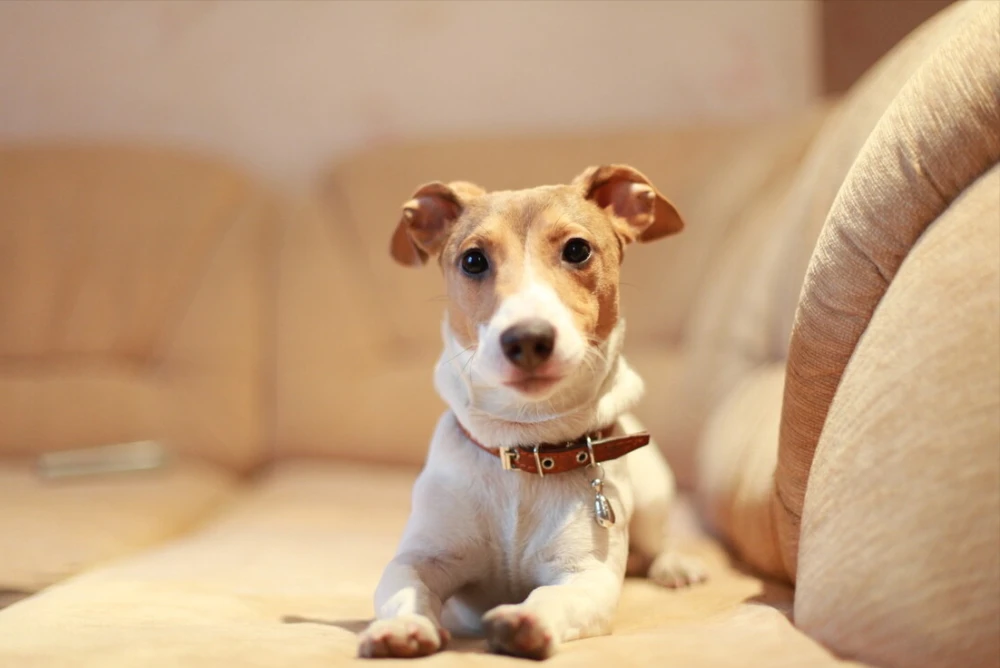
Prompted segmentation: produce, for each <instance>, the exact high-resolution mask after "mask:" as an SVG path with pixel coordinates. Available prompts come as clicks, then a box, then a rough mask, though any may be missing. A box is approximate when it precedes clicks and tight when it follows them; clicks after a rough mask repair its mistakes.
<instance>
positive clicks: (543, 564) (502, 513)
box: [474, 465, 632, 595]
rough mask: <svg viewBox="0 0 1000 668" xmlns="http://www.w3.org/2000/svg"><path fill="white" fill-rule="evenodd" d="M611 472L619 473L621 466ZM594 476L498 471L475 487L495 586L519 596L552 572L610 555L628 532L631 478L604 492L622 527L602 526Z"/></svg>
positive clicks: (544, 580) (572, 567) (490, 570)
mask: <svg viewBox="0 0 1000 668" xmlns="http://www.w3.org/2000/svg"><path fill="white" fill-rule="evenodd" d="M611 468H612V469H613V470H615V472H616V473H617V469H618V468H620V467H618V466H614V465H613V466H612V467H611ZM592 477H593V475H592V474H590V475H588V472H587V471H584V470H578V471H570V472H567V473H561V474H558V475H552V476H547V477H545V478H541V477H538V476H533V475H529V474H526V473H522V472H519V471H504V470H502V469H500V468H499V467H497V470H493V471H488V472H487V473H486V475H485V476H484V479H483V480H482V483H483V484H481V485H476V486H475V488H474V489H475V490H476V491H475V493H476V496H477V500H476V505H477V506H478V507H479V509H480V513H479V516H480V518H481V520H480V521H481V525H480V531H481V532H482V536H483V539H484V540H485V541H486V543H487V545H488V550H487V551H488V554H489V555H490V556H489V560H490V561H491V562H492V563H491V568H490V569H489V571H488V576H487V579H490V580H493V582H492V583H490V584H492V586H494V587H501V588H503V589H507V590H509V591H510V593H511V594H514V595H516V594H517V593H518V592H520V591H523V590H527V591H530V590H531V589H533V588H534V587H537V586H539V585H540V584H545V583H546V580H547V579H548V578H549V577H550V575H551V574H554V573H563V572H567V571H572V570H574V569H575V568H576V567H578V566H580V565H582V564H583V563H585V562H587V561H588V560H592V559H595V558H598V559H599V558H602V557H606V554H607V550H608V546H609V542H611V539H612V538H613V537H614V538H616V539H617V538H620V536H621V535H622V534H625V533H626V532H627V529H626V527H627V524H628V520H629V517H630V515H631V506H632V494H631V490H630V489H628V484H627V479H625V480H622V479H621V478H620V477H618V476H615V477H618V483H617V484H615V483H612V482H610V480H609V483H608V487H607V488H606V490H605V491H606V492H607V493H609V494H610V497H611V501H612V504H613V505H614V508H615V511H616V513H618V514H619V517H618V524H617V525H616V526H615V527H612V528H611V529H610V530H609V529H606V528H604V527H601V526H599V525H598V524H597V522H596V521H595V519H594V491H593V488H592V487H591V484H590V480H591V478H592ZM615 542H617V541H615Z"/></svg>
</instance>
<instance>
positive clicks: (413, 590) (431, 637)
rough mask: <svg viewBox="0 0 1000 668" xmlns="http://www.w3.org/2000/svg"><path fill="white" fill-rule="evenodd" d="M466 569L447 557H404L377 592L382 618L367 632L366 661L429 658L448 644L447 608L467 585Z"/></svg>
mask: <svg viewBox="0 0 1000 668" xmlns="http://www.w3.org/2000/svg"><path fill="white" fill-rule="evenodd" d="M461 572H462V569H461V568H460V567H459V564H457V563H453V560H450V559H448V558H446V557H441V556H429V555H417V554H413V553H403V554H398V555H397V556H396V557H395V558H394V559H393V560H392V561H391V562H390V563H389V565H388V566H387V567H386V569H385V572H384V573H383V575H382V579H381V581H380V582H379V584H378V587H377V588H376V590H375V611H376V616H377V619H376V620H375V621H374V622H372V624H371V625H370V626H369V627H368V628H367V629H366V630H365V631H363V632H362V633H361V637H360V644H359V646H358V656H360V657H363V658H384V657H401V658H409V657H417V656H427V655H428V654H433V653H434V652H437V651H438V650H440V649H441V648H442V647H443V646H444V645H445V644H447V642H448V632H447V631H446V630H445V629H444V628H442V626H441V605H442V602H443V601H444V600H445V599H447V598H448V597H449V596H451V594H452V593H453V592H454V591H455V590H456V589H457V588H458V586H459V585H460V584H461V583H460V580H461V577H462V576H461Z"/></svg>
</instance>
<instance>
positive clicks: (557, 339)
mask: <svg viewBox="0 0 1000 668" xmlns="http://www.w3.org/2000/svg"><path fill="white" fill-rule="evenodd" d="M683 226H684V224H683V222H682V221H681V218H680V216H679V215H678V213H677V211H676V210H675V209H674V207H673V205H671V204H670V202H668V201H667V200H666V199H665V198H664V197H663V196H662V195H660V193H659V192H657V190H656V188H654V187H653V185H652V184H651V183H650V182H649V180H648V179H647V178H646V177H645V176H643V175H642V174H641V173H639V172H638V171H637V170H635V169H633V168H631V167H628V166H624V165H605V166H601V167H592V168H590V169H587V170H586V171H584V172H583V173H582V174H580V175H579V176H578V177H576V178H575V179H574V180H573V182H572V183H570V184H569V185H559V186H543V187H539V188H532V189H528V190H517V191H505V192H492V193H488V192H486V191H485V190H483V189H482V188H480V187H478V186H476V185H473V184H471V183H466V182H454V183H450V184H444V183H430V184H427V185H425V186H422V187H421V188H419V189H418V190H417V191H416V193H414V195H413V197H412V198H411V199H410V200H409V201H408V202H406V203H405V204H404V205H403V212H402V217H401V218H400V221H399V225H398V227H397V228H396V232H395V234H394V235H393V237H392V244H391V252H392V256H393V258H395V260H396V261H397V262H399V263H401V264H404V265H409V266H420V265H423V264H425V263H426V262H427V259H428V258H429V257H432V256H435V255H436V256H438V259H439V263H440V265H441V269H442V271H443V273H444V277H445V281H446V283H447V294H448V299H449V303H448V320H447V327H449V328H450V334H451V336H453V337H454V339H455V341H456V342H457V344H458V345H459V346H461V348H464V349H466V350H468V351H471V360H470V361H469V366H468V368H467V370H468V371H469V372H470V375H471V376H472V377H474V378H475V381H476V383H477V384H478V385H480V386H483V385H485V386H487V387H491V388H494V389H503V390H505V391H508V392H510V393H513V396H512V399H514V400H516V401H518V402H525V401H529V402H530V401H542V400H545V399H546V398H548V397H549V396H551V395H552V394H553V393H555V392H556V391H558V389H559V388H560V387H561V386H563V385H564V384H569V383H572V382H574V379H576V380H577V381H579V380H580V379H581V377H583V376H585V375H586V374H587V373H591V372H593V368H594V366H595V364H594V362H593V357H594V356H595V355H596V356H597V357H602V356H603V352H602V350H603V349H604V345H605V342H606V341H607V340H608V337H609V336H611V334H612V332H614V331H615V329H616V325H617V324H618V322H619V309H618V283H619V270H620V266H621V263H622V259H623V253H624V249H625V246H626V245H628V244H629V243H631V242H633V241H640V242H647V241H653V240H655V239H659V238H661V237H664V236H667V235H670V234H674V233H676V232H679V231H680V230H681V228H683ZM591 375H594V374H593V373H591Z"/></svg>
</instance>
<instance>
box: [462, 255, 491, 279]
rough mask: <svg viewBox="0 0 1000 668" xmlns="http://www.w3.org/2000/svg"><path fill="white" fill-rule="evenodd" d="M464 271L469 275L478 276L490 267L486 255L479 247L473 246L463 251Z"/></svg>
mask: <svg viewBox="0 0 1000 668" xmlns="http://www.w3.org/2000/svg"><path fill="white" fill-rule="evenodd" d="M461 265H462V271H464V272H465V273H466V274H468V275H469V276H477V275H479V274H481V273H483V272H484V271H486V270H487V269H489V268H490V263H489V261H488V260H487V259H486V255H485V254H483V251H481V250H479V249H478V248H472V249H470V250H467V251H465V252H464V253H462V260H461Z"/></svg>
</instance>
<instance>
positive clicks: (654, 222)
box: [573, 165, 684, 242]
mask: <svg viewBox="0 0 1000 668" xmlns="http://www.w3.org/2000/svg"><path fill="white" fill-rule="evenodd" d="M573 185H576V186H578V187H580V188H581V189H582V191H583V196H584V197H585V198H586V199H589V200H591V201H592V202H594V203H595V204H597V206H599V207H601V208H602V209H609V208H610V210H611V213H612V214H613V215H615V216H617V217H618V218H619V219H621V220H622V221H624V223H625V224H624V225H620V226H619V233H621V234H622V236H623V237H624V238H625V240H626V241H641V242H646V241H653V240H655V239H659V238H660V237H665V236H667V235H670V234H676V233H677V232H680V231H681V230H682V229H684V221H683V220H681V216H680V214H679V213H677V209H675V208H674V205H673V204H671V203H670V201H669V200H667V198H666V197H664V196H663V195H661V194H660V193H659V192H658V191H657V190H656V188H655V187H654V186H653V184H652V183H650V181H649V179H647V178H646V177H645V176H644V175H643V174H642V173H641V172H640V171H639V170H637V169H633V168H632V167H629V166H628V165H601V166H600V167H590V168H588V169H586V170H585V171H584V172H583V173H582V174H580V175H579V176H577V177H576V178H575V179H574V180H573Z"/></svg>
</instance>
